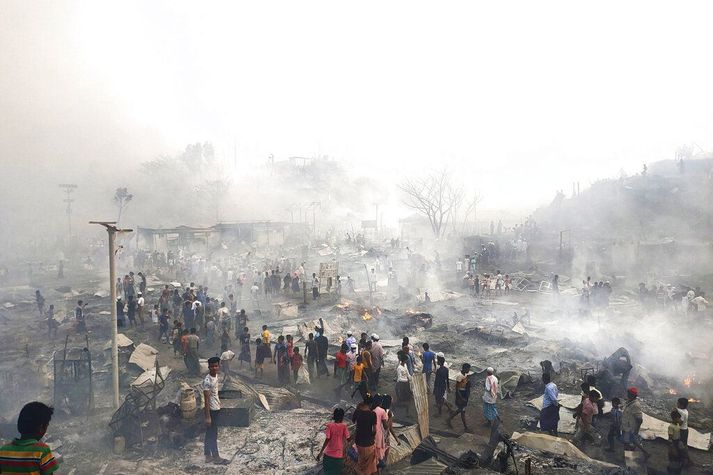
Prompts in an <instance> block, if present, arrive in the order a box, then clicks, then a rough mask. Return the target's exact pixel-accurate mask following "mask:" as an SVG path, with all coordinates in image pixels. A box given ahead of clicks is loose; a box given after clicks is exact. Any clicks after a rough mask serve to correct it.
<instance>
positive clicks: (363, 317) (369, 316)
mask: <svg viewBox="0 0 713 475" xmlns="http://www.w3.org/2000/svg"><path fill="white" fill-rule="evenodd" d="M361 318H362V320H364V321H367V320H371V319H372V318H373V317H372V315H371V314H370V313H369V312H367V311H366V310H364V315H362V316H361Z"/></svg>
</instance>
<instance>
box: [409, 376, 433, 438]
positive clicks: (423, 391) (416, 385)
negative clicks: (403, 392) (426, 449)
mask: <svg viewBox="0 0 713 475" xmlns="http://www.w3.org/2000/svg"><path fill="white" fill-rule="evenodd" d="M411 392H412V393H413V402H414V405H415V406H416V414H417V415H418V426H419V430H420V431H421V438H425V437H428V434H429V432H430V431H429V425H428V424H429V419H428V388H427V386H426V375H425V374H423V373H416V374H414V375H413V378H411Z"/></svg>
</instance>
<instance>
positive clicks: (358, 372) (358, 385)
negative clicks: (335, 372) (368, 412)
mask: <svg viewBox="0 0 713 475" xmlns="http://www.w3.org/2000/svg"><path fill="white" fill-rule="evenodd" d="M364 368H365V366H364V363H363V362H362V360H361V356H357V359H356V364H355V365H354V369H353V370H352V381H353V382H354V386H355V388H354V391H352V399H354V395H355V394H356V392H357V391H359V394H361V397H362V399H364V397H365V396H366V393H367V387H366V381H367V376H366V371H364Z"/></svg>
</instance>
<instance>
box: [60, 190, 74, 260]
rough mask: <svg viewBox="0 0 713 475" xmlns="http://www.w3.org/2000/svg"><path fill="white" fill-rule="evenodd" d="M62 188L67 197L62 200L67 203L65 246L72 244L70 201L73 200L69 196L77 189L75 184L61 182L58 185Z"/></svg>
mask: <svg viewBox="0 0 713 475" xmlns="http://www.w3.org/2000/svg"><path fill="white" fill-rule="evenodd" d="M59 187H60V188H62V190H64V192H65V193H66V194H67V197H66V198H65V199H64V200H63V201H64V202H65V203H67V231H68V232H69V234H68V235H67V246H69V245H71V244H72V202H73V201H74V200H73V199H72V198H71V196H72V193H73V192H74V190H76V189H77V185H74V184H71V183H62V184H60V185H59Z"/></svg>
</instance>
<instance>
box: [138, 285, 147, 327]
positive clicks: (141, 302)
mask: <svg viewBox="0 0 713 475" xmlns="http://www.w3.org/2000/svg"><path fill="white" fill-rule="evenodd" d="M137 295H138V296H139V299H138V300H137V301H136V312H137V314H138V316H139V322H141V326H142V327H143V326H144V305H145V304H146V300H144V294H142V293H141V292H139V293H138V294H137Z"/></svg>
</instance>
